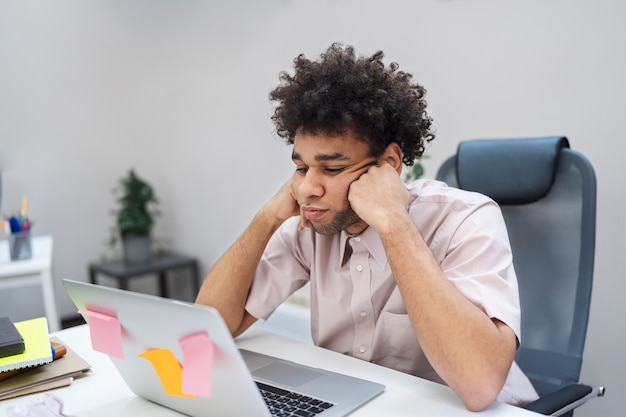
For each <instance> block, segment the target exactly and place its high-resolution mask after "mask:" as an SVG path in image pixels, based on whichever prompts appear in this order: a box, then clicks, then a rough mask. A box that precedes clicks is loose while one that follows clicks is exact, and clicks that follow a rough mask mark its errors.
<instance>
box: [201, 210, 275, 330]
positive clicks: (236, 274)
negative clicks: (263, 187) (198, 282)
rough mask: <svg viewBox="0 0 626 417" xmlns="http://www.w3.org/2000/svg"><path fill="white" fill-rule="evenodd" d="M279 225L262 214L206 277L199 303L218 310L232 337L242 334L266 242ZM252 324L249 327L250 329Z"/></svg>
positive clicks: (259, 214) (264, 213)
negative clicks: (253, 283)
mask: <svg viewBox="0 0 626 417" xmlns="http://www.w3.org/2000/svg"><path fill="white" fill-rule="evenodd" d="M280 223H281V222H280V221H277V220H276V219H273V218H272V217H270V216H268V215H267V213H266V212H265V211H264V210H261V211H260V212H259V213H257V215H256V216H255V217H254V219H253V220H252V222H251V223H250V225H249V226H248V228H247V229H246V230H245V231H244V233H243V234H242V235H241V237H240V238H239V239H237V241H236V242H235V243H234V244H233V245H232V246H231V247H230V248H229V249H228V250H227V251H226V253H224V255H223V256H222V257H221V258H220V259H219V260H218V261H217V263H216V264H215V266H214V267H213V269H211V271H210V272H209V273H208V274H207V276H206V278H205V279H204V282H203V284H202V287H201V288H200V292H199V293H198V296H197V298H196V303H198V304H203V305H209V306H212V307H215V308H216V309H217V310H219V312H220V314H221V315H222V317H223V318H224V321H225V322H226V325H227V326H228V328H229V329H230V331H231V333H233V334H236V333H239V329H240V327H241V325H242V322H243V320H244V317H245V305H246V300H247V297H248V291H249V290H250V286H251V284H252V280H253V278H254V273H255V271H256V268H257V265H258V263H259V260H260V259H261V256H262V254H263V251H264V250H265V247H266V245H267V242H268V241H269V239H270V237H271V236H272V234H273V233H274V232H275V231H276V229H277V228H278V226H280ZM249 324H250V323H248V325H249Z"/></svg>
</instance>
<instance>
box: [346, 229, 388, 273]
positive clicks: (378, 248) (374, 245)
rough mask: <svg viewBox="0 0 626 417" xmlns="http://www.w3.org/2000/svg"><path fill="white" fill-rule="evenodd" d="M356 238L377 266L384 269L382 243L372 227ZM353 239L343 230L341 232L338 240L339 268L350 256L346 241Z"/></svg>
mask: <svg viewBox="0 0 626 417" xmlns="http://www.w3.org/2000/svg"><path fill="white" fill-rule="evenodd" d="M358 236H359V237H360V238H361V242H362V243H363V245H365V247H366V248H367V250H368V251H369V252H370V253H371V254H372V256H373V257H374V260H376V262H377V263H378V265H380V267H381V268H384V267H386V266H387V254H386V253H385V248H384V247H383V242H382V240H381V239H380V235H379V234H378V232H377V231H376V230H375V229H374V228H373V227H367V229H365V230H364V231H363V232H362V233H361V234H360V235H358ZM353 237H355V236H354V235H351V234H349V233H347V232H346V231H345V230H342V231H341V235H340V238H339V243H340V245H339V266H343V265H344V264H345V263H346V262H347V261H348V258H349V256H350V255H351V251H350V249H349V243H348V240H349V239H350V238H353Z"/></svg>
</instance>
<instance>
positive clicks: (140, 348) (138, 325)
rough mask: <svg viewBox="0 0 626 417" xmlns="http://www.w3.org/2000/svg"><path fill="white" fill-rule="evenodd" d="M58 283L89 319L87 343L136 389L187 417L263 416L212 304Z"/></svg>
mask: <svg viewBox="0 0 626 417" xmlns="http://www.w3.org/2000/svg"><path fill="white" fill-rule="evenodd" d="M63 285H64V287H65V289H66V291H67V293H68V294H69V296H70V298H71V299H72V301H73V302H74V304H75V305H76V307H77V308H78V309H79V311H81V314H82V315H83V317H84V319H85V321H87V322H88V323H89V325H90V335H91V338H92V345H93V346H94V349H95V350H98V351H101V352H103V353H106V354H108V355H109V356H110V357H111V360H112V361H113V364H114V365H115V367H116V368H117V369H118V371H119V373H120V374H121V376H122V378H123V379H124V381H125V382H126V384H127V385H128V387H129V388H130V389H131V390H132V391H133V392H134V393H135V394H137V395H138V396H141V397H143V398H146V399H148V400H150V401H153V402H155V403H158V404H161V405H163V406H166V407H169V408H171V409H174V410H177V411H179V412H182V413H184V414H188V415H190V416H194V417H199V416H206V415H222V416H228V415H232V416H235V415H236V416H255V417H256V416H261V417H262V416H269V411H268V410H267V407H266V405H265V403H264V401H263V399H262V398H261V395H260V394H259V391H258V389H257V387H256V385H255V383H254V381H253V380H252V378H251V376H250V372H249V370H248V369H247V367H246V364H245V362H244V361H243V359H242V357H241V355H240V353H239V351H238V350H237V347H236V345H235V343H234V340H233V338H232V336H231V334H230V332H229V331H228V328H227V327H226V325H225V323H224V321H223V320H222V318H221V316H220V315H219V313H218V312H217V311H216V310H215V309H213V308H210V307H204V306H198V305H194V304H191V303H186V302H181V301H176V300H171V299H165V298H161V297H156V296H151V295H146V294H139V293H135V292H130V291H124V290H119V289H115V288H109V287H104V286H99V285H92V284H88V283H84V282H78V281H71V280H63ZM116 326H117V327H116ZM118 329H119V330H118ZM94 343H95V344H94ZM207 344H211V345H212V346H211V347H212V349H206V348H207ZM207 350H209V351H211V350H212V355H213V357H212V358H208V357H206V355H204V354H205V353H206V352H207ZM203 355H204V356H203ZM209 359H212V360H210V363H211V365H212V367H211V369H207V363H208V362H209ZM185 365H187V366H185ZM183 370H189V372H187V373H184V374H183ZM192 371H193V372H192ZM181 379H182V380H181ZM183 384H185V386H186V387H187V388H186V389H185V390H183ZM166 391H167V392H166ZM168 392H169V393H168ZM190 393H191V394H190Z"/></svg>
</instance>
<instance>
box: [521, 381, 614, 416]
mask: <svg viewBox="0 0 626 417" xmlns="http://www.w3.org/2000/svg"><path fill="white" fill-rule="evenodd" d="M603 395H604V387H601V386H592V385H585V384H571V385H568V386H566V387H563V388H561V389H559V390H557V391H555V392H552V393H550V394H548V395H544V396H543V397H542V398H540V399H538V400H536V401H533V402H532V403H530V404H528V405H526V406H525V407H524V408H525V409H527V410H530V411H534V412H536V413H540V414H544V415H548V416H560V415H563V414H565V413H567V412H568V411H571V410H573V409H575V408H576V407H578V406H580V405H582V404H584V403H585V402H587V400H589V399H591V398H594V397H602V396H603Z"/></svg>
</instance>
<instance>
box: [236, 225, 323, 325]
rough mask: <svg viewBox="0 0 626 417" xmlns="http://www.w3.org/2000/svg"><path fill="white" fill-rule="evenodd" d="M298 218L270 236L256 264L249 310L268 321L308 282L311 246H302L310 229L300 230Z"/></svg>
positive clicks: (247, 303)
mask: <svg viewBox="0 0 626 417" xmlns="http://www.w3.org/2000/svg"><path fill="white" fill-rule="evenodd" d="M298 221H299V219H298V217H293V218H291V219H288V220H287V221H286V222H285V223H283V224H282V225H281V227H279V228H278V230H277V231H276V232H275V233H274V235H273V236H272V237H271V239H270V241H269V242H268V244H267V247H266V248H265V252H264V253H263V256H262V257H261V260H260V262H259V265H258V266H257V269H256V272H255V275H254V280H253V282H252V286H251V288H250V293H249V294H248V300H247V302H246V311H248V313H250V314H252V315H253V316H254V317H256V318H257V319H264V320H266V319H267V318H268V317H269V316H270V315H271V314H272V312H274V310H275V309H276V307H278V306H279V305H280V304H281V303H282V302H283V301H285V300H286V299H287V298H288V297H289V296H290V295H291V294H293V293H294V292H295V291H296V290H297V289H299V288H300V287H302V286H303V285H305V284H306V283H307V282H308V281H309V268H308V267H307V266H306V258H305V256H304V254H305V253H307V251H309V253H310V251H312V247H310V248H309V247H307V246H308V245H306V244H305V245H304V247H303V245H302V242H303V241H304V242H307V240H308V241H310V240H311V239H307V237H309V236H310V235H311V233H312V232H311V231H310V229H307V230H304V231H301V232H298V230H297V226H298Z"/></svg>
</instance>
